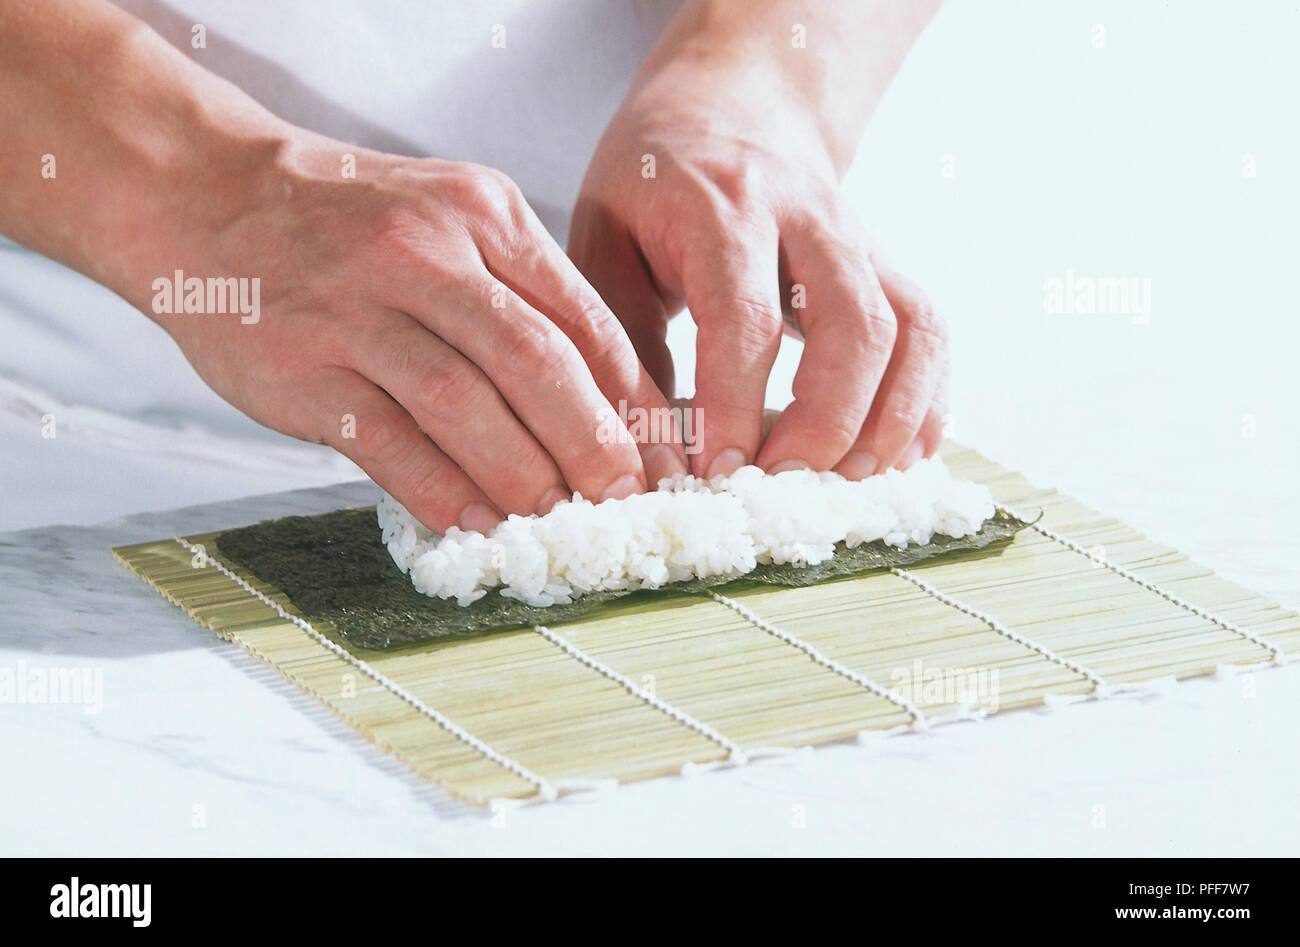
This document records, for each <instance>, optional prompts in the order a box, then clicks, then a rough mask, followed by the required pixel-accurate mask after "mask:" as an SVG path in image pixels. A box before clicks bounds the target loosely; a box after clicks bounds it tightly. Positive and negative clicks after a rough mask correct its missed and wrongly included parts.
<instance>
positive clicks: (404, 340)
mask: <svg viewBox="0 0 1300 947" xmlns="http://www.w3.org/2000/svg"><path fill="white" fill-rule="evenodd" d="M358 341H359V344H357V345H356V346H354V347H353V349H352V350H351V352H350V358H351V367H352V368H354V369H356V370H357V371H358V372H360V373H361V374H362V375H363V376H364V377H366V378H368V379H370V380H371V381H373V382H375V383H376V384H378V385H379V386H380V387H382V388H383V389H384V390H385V391H387V392H388V393H389V394H390V395H391V396H392V397H393V398H395V399H397V402H398V403H399V404H400V405H401V406H402V407H403V408H405V409H406V411H407V413H409V414H410V415H411V416H412V417H413V418H414V419H415V421H416V423H417V424H419V426H420V429H421V430H423V431H424V433H425V434H426V435H428V437H429V438H430V439H431V440H432V441H433V442H434V443H436V444H438V445H439V447H440V449H441V450H443V451H444V452H445V453H446V454H447V455H448V456H449V457H450V458H451V459H452V460H454V461H455V462H456V464H457V465H458V466H459V467H460V468H461V469H462V470H463V471H465V473H466V474H467V475H468V476H469V477H470V479H471V480H473V481H474V483H476V484H477V485H478V486H479V488H480V489H481V490H483V492H484V493H486V494H487V496H488V498H489V499H491V500H492V502H493V503H494V504H495V505H496V507H497V509H499V510H502V511H504V512H506V513H520V514H524V515H527V514H529V513H534V512H536V513H544V512H547V511H548V510H549V509H550V508H551V507H552V506H554V505H555V504H556V503H558V502H559V501H560V500H561V499H564V498H566V497H567V496H568V490H567V489H566V488H565V484H564V478H563V477H562V476H561V474H560V470H559V468H558V467H557V466H556V465H555V462H554V461H553V460H552V459H551V456H550V455H549V454H548V453H547V452H546V450H545V449H544V448H543V447H542V445H541V444H539V443H538V442H537V439H536V438H534V437H533V435H532V433H531V432H530V431H529V430H528V429H527V428H526V427H524V425H523V424H521V423H520V421H519V419H518V418H517V417H515V415H514V413H513V412H511V410H510V406H509V405H507V404H506V402H505V399H504V398H502V397H501V394H500V392H498V391H497V389H496V387H495V386H494V385H493V384H492V381H491V380H490V379H489V378H488V377H487V376H486V375H485V374H483V372H482V370H481V369H479V367H478V366H477V365H475V364H474V363H473V362H471V361H470V360H469V359H467V358H465V356H463V355H461V354H460V353H459V352H457V351H456V350H455V349H453V348H452V347H451V346H450V345H448V344H447V343H445V342H443V341H442V340H441V339H439V338H438V337H437V336H435V335H434V334H433V333H431V332H430V331H429V330H428V329H426V328H425V327H424V326H423V325H421V324H420V323H418V322H416V321H415V320H414V319H412V318H410V317H409V316H406V315H404V314H401V313H392V314H391V318H389V319H388V320H385V322H384V323H383V324H382V325H381V326H378V327H376V328H375V329H374V330H373V332H372V334H371V335H370V337H368V338H366V339H361V340H358Z"/></svg>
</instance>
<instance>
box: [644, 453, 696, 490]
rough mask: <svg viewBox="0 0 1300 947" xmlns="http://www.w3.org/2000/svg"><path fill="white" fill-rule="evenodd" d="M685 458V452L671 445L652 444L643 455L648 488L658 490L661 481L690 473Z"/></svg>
mask: <svg viewBox="0 0 1300 947" xmlns="http://www.w3.org/2000/svg"><path fill="white" fill-rule="evenodd" d="M685 457H686V454H685V452H684V451H679V450H677V449H676V448H675V447H674V446H673V445H670V444H651V445H650V446H649V447H647V448H646V449H645V451H644V453H642V455H641V464H642V466H644V467H645V479H646V486H647V488H648V489H652V490H653V489H657V488H658V486H659V481H660V480H664V479H666V478H672V477H679V476H682V475H683V474H687V473H690V467H689V466H688V465H687V463H686V459H685Z"/></svg>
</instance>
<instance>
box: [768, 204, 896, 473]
mask: <svg viewBox="0 0 1300 947" xmlns="http://www.w3.org/2000/svg"><path fill="white" fill-rule="evenodd" d="M783 240H784V242H785V246H786V255H787V257H788V259H789V266H790V275H791V280H792V281H793V282H794V283H797V284H799V285H800V286H801V288H802V290H803V299H804V308H802V309H801V310H798V311H797V312H798V317H799V324H800V329H801V330H802V332H803V336H804V350H803V355H802V357H801V358H800V360H799V368H798V369H797V370H796V372H795V376H794V384H793V387H792V390H793V393H794V401H793V402H791V404H790V406H789V407H788V408H786V410H785V413H784V414H783V415H782V416H781V419H780V420H779V421H778V422H777V423H776V426H775V427H774V428H773V429H772V433H771V434H770V435H768V437H767V439H766V440H765V441H764V442H763V449H762V450H761V451H760V452H759V456H758V464H759V466H761V467H763V468H765V469H767V470H768V471H770V472H772V473H779V472H781V471H782V470H788V469H795V468H809V467H810V468H812V469H813V470H830V469H831V468H832V467H834V466H835V464H837V463H838V462H839V461H840V459H841V458H843V457H844V455H845V453H846V452H847V451H848V450H849V448H850V447H851V446H853V443H854V442H855V441H856V440H857V439H858V435H859V434H860V433H861V431H862V425H863V422H864V421H865V420H866V419H867V413H868V410H869V409H870V407H871V403H872V399H874V398H875V397H876V392H877V390H878V389H879V387H880V384H881V380H882V378H884V376H885V372H886V369H887V367H888V365H889V360H890V353H891V351H892V350H893V347H894V343H895V338H896V335H897V324H896V320H895V315H894V311H893V309H892V308H891V306H890V305H889V300H888V299H887V298H886V295H885V292H884V290H883V289H882V288H881V286H880V283H879V281H878V280H877V278H876V274H875V272H874V271H873V270H872V268H871V266H870V264H869V263H868V262H867V257H866V252H865V249H864V248H863V247H862V246H861V244H860V243H858V242H857V241H856V240H855V239H853V238H845V237H842V236H837V235H835V234H833V233H831V232H830V231H829V230H827V229H826V228H825V227H824V225H822V224H816V225H812V226H810V225H807V224H801V225H799V226H795V227H792V228H789V229H788V230H787V231H786V233H785V234H784V235H783Z"/></svg>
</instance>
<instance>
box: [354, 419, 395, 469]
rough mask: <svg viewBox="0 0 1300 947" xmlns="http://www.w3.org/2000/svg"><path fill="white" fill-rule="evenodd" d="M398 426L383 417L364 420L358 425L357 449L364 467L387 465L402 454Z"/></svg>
mask: <svg viewBox="0 0 1300 947" xmlns="http://www.w3.org/2000/svg"><path fill="white" fill-rule="evenodd" d="M402 440H403V438H402V435H401V431H400V430H399V428H398V426H397V425H396V424H394V423H393V422H392V421H391V420H390V419H388V418H387V417H384V416H383V415H376V416H374V417H370V418H365V419H362V421H361V422H360V423H358V424H357V431H356V449H357V454H358V456H359V457H360V463H361V465H362V466H366V465H368V464H369V465H379V466H383V465H387V464H390V463H393V462H394V461H395V460H396V459H397V458H398V457H400V455H401V453H402Z"/></svg>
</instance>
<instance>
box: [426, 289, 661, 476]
mask: <svg viewBox="0 0 1300 947" xmlns="http://www.w3.org/2000/svg"><path fill="white" fill-rule="evenodd" d="M435 285H441V286H444V287H446V289H445V290H444V291H443V292H442V293H440V294H439V296H438V298H437V300H436V305H435V304H434V303H435V301H434V300H433V299H431V298H428V296H427V295H426V298H423V299H417V298H411V299H409V300H408V301H407V304H406V305H407V308H406V310H405V311H406V312H409V313H410V314H411V315H412V316H414V317H415V318H416V319H417V320H419V322H421V323H422V324H423V325H425V326H426V327H427V328H428V329H429V330H430V331H432V332H433V333H434V334H435V335H437V336H439V337H440V338H442V340H443V341H445V342H447V343H448V344H450V345H451V346H453V347H454V348H455V349H457V350H458V351H459V352H460V353H461V354H462V355H464V356H465V357H466V358H468V359H470V361H472V362H473V363H474V364H475V365H477V366H478V367H479V368H480V369H482V370H483V372H484V374H486V375H487V376H488V378H490V379H491V380H492V383H493V385H495V386H496V389H497V391H499V392H500V393H501V395H502V396H503V397H504V398H505V400H506V402H507V403H508V404H509V405H510V408H511V410H512V411H513V412H514V414H515V415H516V417H518V418H519V420H520V421H522V422H523V423H524V425H525V426H526V427H527V428H528V430H529V431H531V432H532V434H533V436H534V437H535V438H537V440H538V442H540V443H541V445H542V446H543V447H544V448H545V449H546V451H547V453H549V454H550V455H551V457H552V458H553V459H554V460H555V463H556V464H557V465H558V466H559V468H560V472H561V473H562V474H563V475H564V479H565V482H566V483H567V485H568V487H569V488H570V489H571V490H573V491H577V492H580V493H582V494H583V496H586V497H590V498H591V499H593V500H597V501H599V500H602V499H609V498H611V497H625V496H628V495H629V494H632V493H640V492H642V491H644V490H645V487H646V481H645V472H644V469H643V467H642V465H641V458H640V455H639V454H638V452H637V446H636V443H635V441H634V440H633V439H632V437H631V435H630V434H628V431H627V428H626V426H625V425H624V424H623V421H622V420H621V419H620V418H619V417H618V415H617V414H616V413H615V412H614V409H613V408H612V407H611V406H610V404H609V402H608V401H607V400H606V399H605V396H604V395H603V394H602V393H601V391H600V389H599V388H598V387H597V386H596V382H595V380H594V379H593V378H592V375H591V372H590V370H588V368H587V365H586V363H585V362H584V361H583V359H582V356H581V354H579V352H578V350H577V348H576V347H575V346H574V344H573V343H572V342H571V341H569V338H568V337H567V336H566V335H565V334H564V333H563V332H562V331H561V330H560V328H559V327H558V326H557V325H555V323H553V322H552V321H551V320H550V319H547V318H546V317H545V316H543V315H542V314H541V313H539V312H538V311H537V310H536V309H534V308H533V307H532V306H529V305H528V304H527V303H526V302H524V300H522V299H521V298H520V297H519V296H518V295H516V294H515V292H514V291H513V290H511V289H510V288H509V287H508V286H506V285H505V284H504V283H502V282H501V281H499V280H497V279H496V278H495V277H493V276H492V275H491V274H490V273H488V272H487V271H486V270H484V269H483V268H482V265H481V264H479V266H478V267H477V272H475V271H474V270H473V269H472V268H468V267H458V268H457V271H456V272H455V273H454V274H447V273H444V274H442V275H441V276H440V277H439V278H438V281H437V283H436V284H435Z"/></svg>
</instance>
